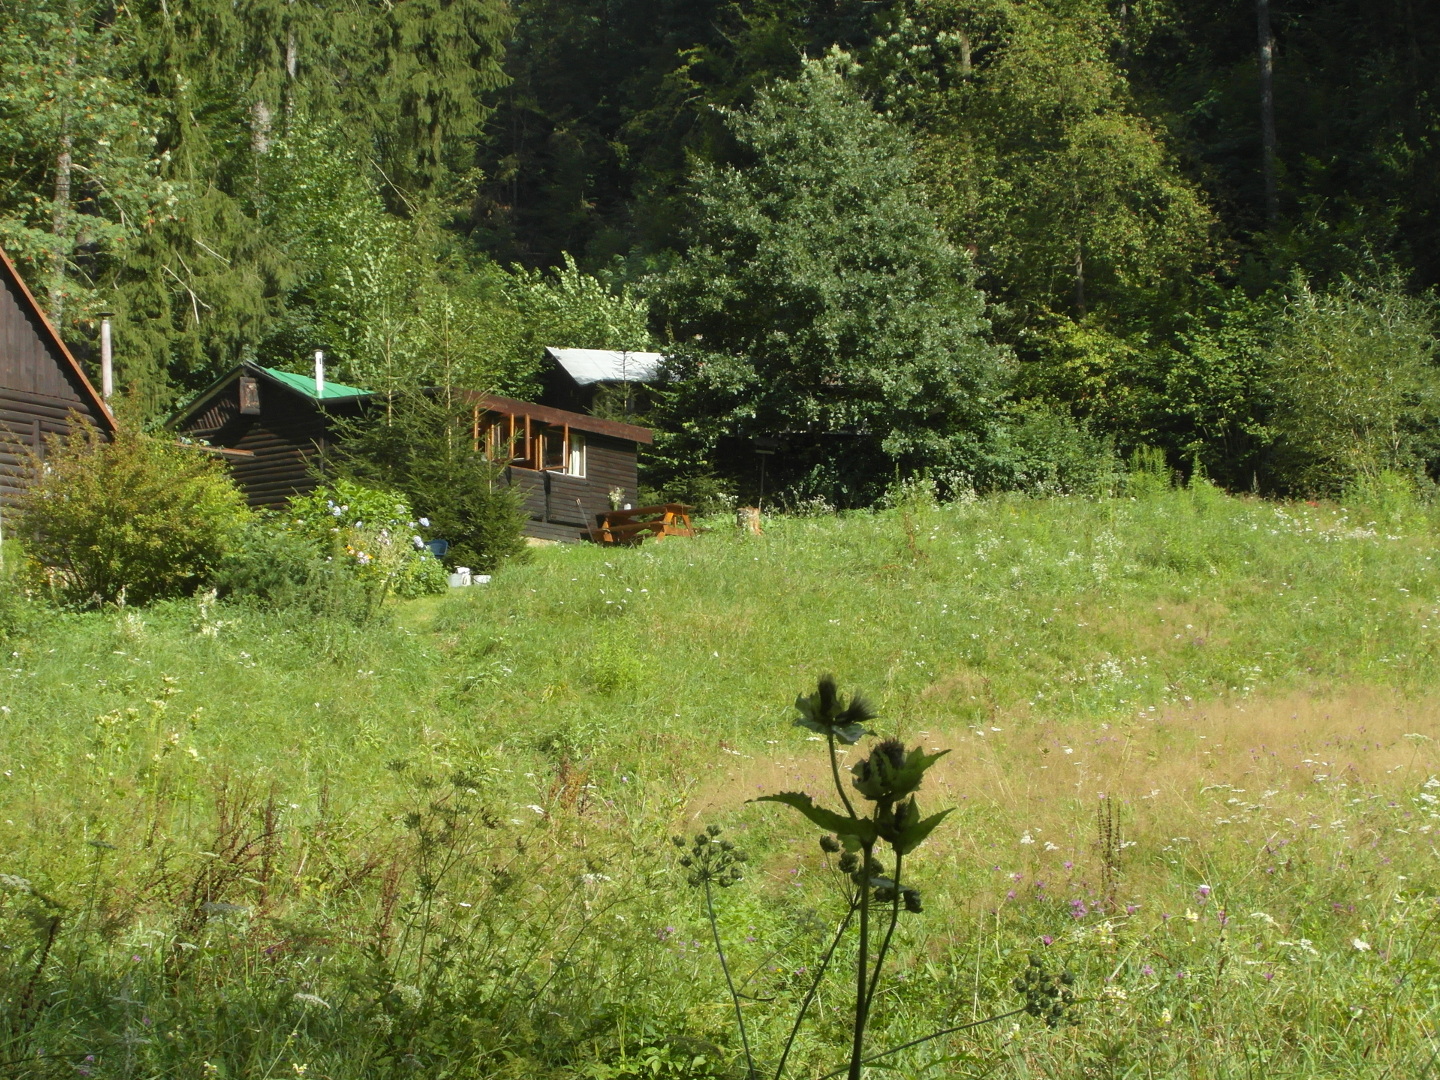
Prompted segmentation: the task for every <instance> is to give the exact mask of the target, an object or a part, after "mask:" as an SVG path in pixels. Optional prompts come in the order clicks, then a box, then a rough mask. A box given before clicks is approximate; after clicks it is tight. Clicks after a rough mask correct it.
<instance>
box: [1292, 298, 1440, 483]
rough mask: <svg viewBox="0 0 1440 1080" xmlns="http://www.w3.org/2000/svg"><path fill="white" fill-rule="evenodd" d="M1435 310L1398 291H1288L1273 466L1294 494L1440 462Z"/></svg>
mask: <svg viewBox="0 0 1440 1080" xmlns="http://www.w3.org/2000/svg"><path fill="white" fill-rule="evenodd" d="M1436 323H1437V307H1436V301H1435V298H1434V297H1433V296H1431V295H1424V296H1418V297H1417V296H1410V295H1408V294H1407V293H1406V292H1405V291H1404V289H1403V287H1402V285H1401V284H1400V283H1399V282H1398V281H1394V280H1383V281H1381V282H1379V283H1373V284H1370V283H1363V282H1357V281H1352V280H1350V279H1348V278H1347V279H1344V280H1342V281H1341V283H1340V284H1339V285H1338V286H1336V287H1335V288H1333V289H1331V290H1329V291H1328V292H1314V291H1312V290H1311V289H1310V287H1309V285H1308V284H1307V283H1306V282H1305V281H1304V280H1303V279H1297V280H1296V281H1295V283H1294V284H1293V286H1292V295H1291V298H1290V303H1289V305H1288V306H1287V308H1286V310H1285V314H1284V316H1283V317H1282V318H1281V320H1280V325H1279V329H1278V332H1277V334H1276V337H1275V341H1274V346H1273V354H1272V357H1271V373H1272V376H1273V379H1274V384H1275V388H1276V409H1275V418H1274V428H1275V431H1276V433H1277V435H1278V445H1277V448H1276V449H1277V451H1278V454H1277V465H1278V472H1279V475H1280V478H1281V480H1282V482H1283V483H1284V484H1285V485H1286V486H1287V487H1288V488H1289V489H1290V490H1292V491H1295V492H1306V493H1316V494H1336V493H1338V492H1340V491H1342V490H1343V489H1344V488H1345V487H1346V486H1347V485H1349V484H1350V483H1351V482H1352V481H1354V480H1355V479H1356V478H1357V477H1375V476H1378V475H1379V474H1380V473H1381V472H1382V471H1384V470H1391V471H1394V472H1396V473H1404V474H1411V475H1414V474H1417V473H1419V472H1421V471H1422V470H1423V469H1424V467H1425V465H1426V464H1427V462H1429V461H1432V460H1433V459H1434V458H1435V457H1436V455H1437V453H1440V439H1437V438H1436V434H1435V433H1436V431H1437V428H1440V369H1437V367H1436V363H1435V360H1436V354H1435V350H1436V344H1435V327H1436Z"/></svg>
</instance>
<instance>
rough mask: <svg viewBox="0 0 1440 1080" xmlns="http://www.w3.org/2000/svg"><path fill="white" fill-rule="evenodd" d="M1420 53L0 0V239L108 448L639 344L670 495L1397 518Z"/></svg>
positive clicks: (1415, 371) (1069, 32)
mask: <svg viewBox="0 0 1440 1080" xmlns="http://www.w3.org/2000/svg"><path fill="white" fill-rule="evenodd" d="M1437 48H1440V8H1437V7H1436V6H1435V5H1432V4H1427V3H1425V2H1423V0H1371V2H1369V3H1364V4H1362V3H1360V2H1359V0H1274V2H1273V3H1272V2H1270V0H1190V2H1185V3H1181V2H1179V0H883V2H882V0H513V2H511V3H506V2H504V0H395V2H384V0H130V2H126V3H115V2H111V0H0V72H3V76H0V141H3V146H0V244H3V246H4V247H5V248H6V250H7V251H9V252H10V254H11V255H12V257H14V258H15V259H16V260H17V261H18V262H19V263H20V265H21V267H22V269H23V271H24V273H25V274H26V275H27V277H28V279H29V282H30V284H31V287H32V289H33V291H35V293H36V294H37V296H39V297H40V298H41V299H42V302H43V303H44V304H45V305H46V307H47V309H48V313H49V315H50V316H51V318H52V319H53V320H54V321H56V322H57V324H58V325H59V326H60V327H61V328H62V330H63V333H64V335H65V337H66V339H67V341H69V342H70V343H71V345H72V347H73V348H74V349H75V350H76V352H77V354H78V355H80V356H81V357H82V359H85V360H86V361H87V362H89V361H90V360H91V359H92V358H93V356H94V354H95V353H96V351H97V347H96V342H97V340H98V326H99V316H100V314H101V313H102V312H108V313H113V315H112V317H113V321H114V328H115V329H114V333H115V349H116V362H117V371H118V377H119V383H120V385H121V387H122V391H123V403H122V405H121V409H122V411H123V412H124V413H125V415H127V416H129V417H131V418H132V419H133V420H134V422H136V423H141V424H146V423H153V422H157V421H158V420H160V419H163V417H164V416H166V415H167V414H168V413H169V412H170V411H171V410H172V409H173V408H174V407H176V406H177V405H178V404H180V403H182V402H183V401H184V400H185V399H186V398H187V397H188V396H190V395H191V394H193V393H194V392H195V391H197V390H199V389H201V388H203V387H204V386H205V385H207V384H208V383H209V382H210V381H211V380H213V379H214V378H215V377H216V376H217V375H218V374H220V373H221V372H223V371H225V370H228V369H229V368H230V367H232V366H233V365H234V364H235V363H236V362H238V361H239V360H241V359H246V358H256V359H259V360H261V361H262V362H264V363H266V364H271V365H275V366H281V367H285V366H297V367H298V365H301V364H303V363H304V362H305V358H306V357H308V356H309V355H310V354H311V352H312V351H313V350H314V349H316V348H323V349H325V350H326V352H327V354H328V355H329V356H330V357H332V358H333V362H334V363H335V364H336V377H337V378H343V379H346V380H348V381H351V382H354V383H356V384H358V385H364V386H366V387H367V388H370V389H373V390H377V391H382V392H399V391H404V390H407V389H412V388H415V387H420V386H432V385H437V384H441V383H446V384H456V385H466V386H469V387H472V388H482V389H487V390H492V391H495V392H500V393H507V394H511V395H513V396H517V397H524V396H525V394H526V393H527V392H528V390H529V389H530V388H531V387H532V386H533V380H534V378H535V373H536V370H537V365H538V363H539V360H540V354H541V351H542V347H543V346H545V345H567V346H575V347H609V348H633V349H640V348H654V349H659V350H662V351H664V352H665V353H666V354H667V356H668V357H669V361H668V376H667V379H666V381H665V382H664V383H663V384H661V385H659V386H656V387H654V388H653V390H652V393H651V394H650V397H649V400H648V403H647V420H648V422H650V423H651V424H653V425H654V426H655V428H656V429H657V431H658V432H659V436H658V438H657V444H656V447H655V452H654V453H653V454H652V455H651V456H650V458H649V459H648V460H647V461H646V463H645V469H646V480H647V483H648V484H649V485H650V487H651V488H652V489H653V490H655V491H657V492H663V493H667V494H672V495H675V496H679V497H685V498H691V499H696V500H703V499H716V498H726V497H729V498H753V497H754V488H755V485H756V482H757V465H758V463H759V461H760V458H759V456H758V455H757V453H756V451H757V449H759V450H762V451H765V452H767V453H766V456H768V457H769V467H770V469H771V477H772V479H771V481H770V483H771V485H772V486H773V487H774V488H775V489H776V490H777V491H778V492H779V493H780V496H781V497H782V498H783V499H785V500H787V501H788V502H789V503H790V504H791V505H801V504H804V503H806V502H807V501H810V502H820V503H824V504H826V505H834V506H862V505H870V504H872V503H874V502H875V501H877V500H878V499H881V498H882V497H883V496H884V493H885V491H886V489H887V488H888V487H892V486H893V485H894V483H895V482H896V481H897V480H907V479H911V478H922V477H923V478H925V479H926V480H927V481H928V482H933V483H934V484H935V485H936V488H937V490H939V491H941V492H942V493H950V494H954V493H958V492H961V491H967V490H981V491H984V490H1007V489H1008V490H1024V491H1034V492H1041V493H1044V492H1057V493H1066V492H1069V493H1088V492H1095V491H1098V490H1102V489H1104V488H1106V486H1107V485H1109V484H1110V483H1111V478H1113V476H1114V475H1116V473H1117V471H1119V470H1121V469H1123V468H1124V467H1125V465H1126V463H1127V462H1131V463H1134V462H1142V463H1144V462H1148V463H1150V464H1151V465H1153V464H1154V463H1155V462H1157V461H1160V460H1161V459H1163V461H1164V463H1165V466H1166V467H1168V468H1170V469H1173V470H1177V471H1178V472H1180V473H1181V474H1183V475H1186V476H1188V475H1190V474H1192V473H1201V474H1203V475H1204V476H1206V477H1209V478H1210V479H1211V480H1213V481H1214V482H1216V483H1218V484H1220V485H1221V486H1223V487H1225V488H1227V489H1229V490H1232V491H1258V492H1261V493H1266V494H1284V495H1324V494H1336V493H1340V492H1342V491H1344V490H1345V489H1346V488H1347V487H1350V486H1352V485H1355V484H1357V483H1364V482H1367V481H1369V480H1373V479H1374V478H1375V477H1379V476H1385V475H1388V476H1393V477H1398V478H1401V479H1402V480H1403V481H1404V482H1405V483H1407V484H1411V485H1414V486H1416V487H1417V489H1419V490H1421V491H1425V490H1428V489H1429V488H1430V487H1431V486H1432V484H1433V481H1432V479H1431V476H1432V473H1434V471H1435V469H1436V465H1437V463H1440V435H1437V432H1440V427H1437V424H1436V420H1437V418H1440V416H1437V413H1440V377H1437V372H1436V368H1435V356H1434V353H1435V330H1436V307H1435V300H1434V295H1433V292H1432V290H1433V288H1434V286H1435V285H1436V282H1437V278H1440V256H1437V252H1440V243H1437V240H1440V237H1437V235H1436V231H1437V218H1436V213H1435V211H1436V209H1437V205H1436V204H1437V201H1440V179H1437V177H1440V169H1437V164H1440V162H1437V156H1440V140H1437V134H1440V111H1437V100H1440V99H1437V92H1440V70H1437V68H1436V67H1435V65H1434V64H1433V63H1427V62H1426V59H1425V58H1426V57H1429V56H1433V55H1434V54H1435V52H1436V50H1437ZM1147 467H1148V466H1147Z"/></svg>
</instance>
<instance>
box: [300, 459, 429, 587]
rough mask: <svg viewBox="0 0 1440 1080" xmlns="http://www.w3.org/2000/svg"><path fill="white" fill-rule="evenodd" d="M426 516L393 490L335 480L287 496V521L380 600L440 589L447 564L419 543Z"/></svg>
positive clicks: (326, 556)
mask: <svg viewBox="0 0 1440 1080" xmlns="http://www.w3.org/2000/svg"><path fill="white" fill-rule="evenodd" d="M428 525H429V522H428V520H427V519H425V518H416V517H414V516H412V514H411V511H410V504H409V503H408V502H407V501H406V500H405V497H404V496H403V495H399V494H397V493H395V492H393V491H384V490H381V489H379V488H373V487H367V486H365V485H363V484H358V483H356V482H355V481H353V480H344V479H341V480H337V481H335V482H334V483H333V484H328V485H325V486H324V487H320V488H317V489H316V490H315V491H313V492H311V493H310V494H309V495H305V496H301V497H300V498H297V499H293V500H291V503H290V512H289V516H288V527H289V529H290V530H291V531H292V532H293V534H294V535H295V536H297V537H300V538H302V539H304V540H307V541H308V542H310V543H311V544H313V545H315V547H316V549H317V551H318V552H319V553H320V554H321V555H322V556H323V557H324V558H326V559H328V560H330V561H332V562H334V563H337V564H339V565H342V566H345V567H347V568H348V570H349V571H350V572H352V573H353V574H354V576H355V578H356V579H357V580H358V581H359V582H360V583H361V584H362V585H363V586H364V588H365V589H366V590H367V591H368V592H369V593H370V594H371V596H372V601H373V602H374V603H375V604H377V605H378V603H380V602H382V601H383V600H384V598H385V596H386V595H388V594H391V593H393V594H394V595H396V596H399V597H401V598H402V599H410V598H413V597H416V596H424V595H426V594H429V593H438V592H444V591H445V588H446V575H445V568H444V566H442V565H441V563H440V562H439V560H437V559H436V558H435V557H434V556H433V555H432V554H430V552H429V550H427V549H426V548H425V547H424V546H423V542H424V541H423V537H422V536H421V535H420V531H419V530H422V529H425V528H427V527H428Z"/></svg>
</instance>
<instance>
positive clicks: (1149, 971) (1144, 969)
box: [1140, 964, 1155, 979]
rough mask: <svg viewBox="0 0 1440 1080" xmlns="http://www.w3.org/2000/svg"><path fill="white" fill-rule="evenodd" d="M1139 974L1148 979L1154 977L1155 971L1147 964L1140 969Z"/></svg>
mask: <svg viewBox="0 0 1440 1080" xmlns="http://www.w3.org/2000/svg"><path fill="white" fill-rule="evenodd" d="M1140 974H1141V975H1144V976H1145V977H1146V978H1147V979H1148V978H1149V977H1150V976H1151V975H1154V974H1155V969H1154V968H1153V967H1151V966H1150V965H1149V964H1146V965H1145V966H1144V967H1142V968H1141V969H1140Z"/></svg>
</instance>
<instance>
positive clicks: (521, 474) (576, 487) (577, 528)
mask: <svg viewBox="0 0 1440 1080" xmlns="http://www.w3.org/2000/svg"><path fill="white" fill-rule="evenodd" d="M467 396H468V397H469V399H470V400H471V402H473V403H474V408H475V441H476V445H477V446H483V448H484V450H485V452H486V453H487V454H488V455H489V456H490V458H491V459H492V460H494V461H497V462H500V463H502V464H504V465H505V467H506V468H505V476H506V478H507V481H508V482H509V483H511V484H513V485H515V486H516V487H518V488H519V489H520V490H521V491H522V492H524V495H525V510H526V512H527V513H528V514H529V515H530V520H529V522H528V524H527V525H526V528H525V535H526V536H530V537H534V538H535V539H537V540H584V539H587V538H588V537H589V536H590V529H591V527H592V526H594V525H595V522H596V518H597V517H598V516H599V515H600V514H603V513H605V512H606V511H607V510H609V509H610V508H611V507H610V497H611V492H612V491H613V492H616V493H617V494H616V499H617V500H618V501H619V502H621V503H631V504H635V503H637V502H638V501H639V490H638V484H639V480H638V475H637V456H638V452H639V447H640V445H641V444H642V443H643V444H646V445H648V444H650V443H652V442H654V441H655V439H654V435H653V434H652V433H651V432H650V430H649V429H648V428H642V427H636V426H635V425H633V424H622V423H619V422H618V421H615V420H601V419H600V418H599V417H595V416H586V415H585V414H583V413H575V412H569V411H567V410H565V409H554V408H551V407H549V406H547V405H536V404H534V403H532V402H528V401H516V400H515V399H513V398H504V397H496V396H495V395H493V394H477V393H469V394H468V395H467Z"/></svg>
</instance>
